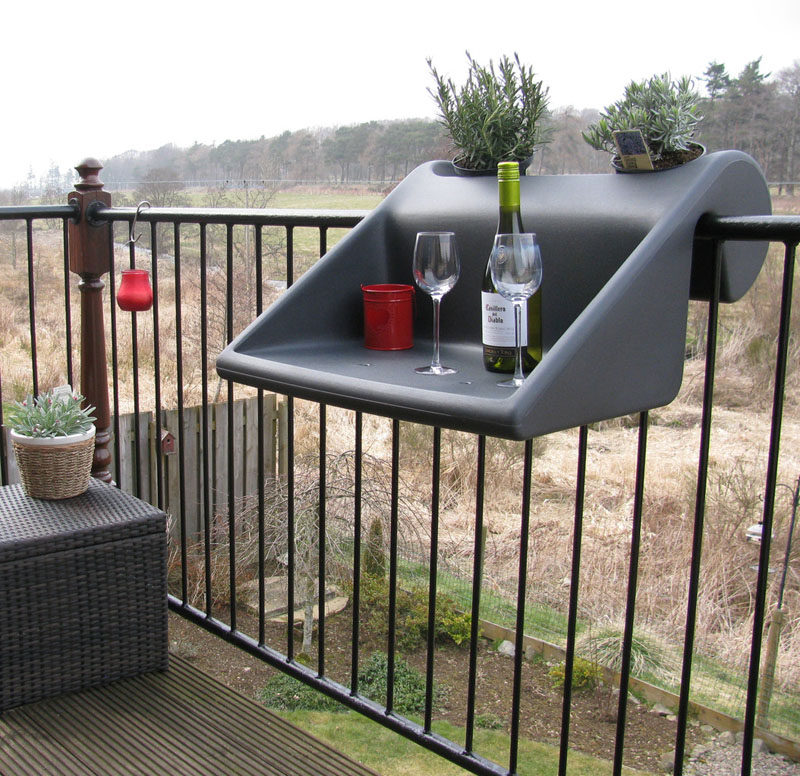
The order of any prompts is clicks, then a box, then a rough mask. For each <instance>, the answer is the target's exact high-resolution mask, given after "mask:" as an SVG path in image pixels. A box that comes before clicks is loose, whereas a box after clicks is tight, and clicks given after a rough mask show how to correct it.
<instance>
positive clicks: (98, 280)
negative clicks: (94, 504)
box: [69, 158, 113, 482]
mask: <svg viewBox="0 0 800 776" xmlns="http://www.w3.org/2000/svg"><path fill="white" fill-rule="evenodd" d="M75 169H76V170H77V171H78V174H79V175H80V176H81V180H80V182H79V183H76V184H75V189H76V190H75V191H73V192H72V193H71V194H70V195H69V201H70V202H75V203H77V204H78V206H79V207H80V216H79V217H78V218H76V219H75V221H74V222H72V221H71V222H70V224H69V268H70V271H71V272H74V273H75V274H76V275H79V276H80V279H81V280H80V283H79V284H78V288H79V289H80V291H81V386H80V390H81V393H82V394H83V395H84V396H85V397H86V400H87V402H88V403H89V404H93V405H94V407H95V408H96V409H95V413H94V414H95V415H96V418H97V419H96V420H95V427H96V429H97V434H96V437H95V449H94V461H93V462H92V476H93V477H96V478H97V479H99V480H102V481H104V482H111V452H110V450H109V443H110V442H111V409H110V405H109V400H108V364H107V362H106V337H105V324H104V321H103V287H104V285H105V284H104V283H103V280H102V276H103V275H104V274H105V273H106V272H109V271H110V269H111V266H110V262H111V256H112V255H113V254H112V245H111V241H112V232H111V224H110V223H102V224H99V225H97V226H95V225H93V224H92V223H91V211H92V209H93V208H97V207H98V205H99V206H107V207H110V206H111V194H109V193H108V192H107V191H103V183H102V181H101V180H100V178H98V177H97V176H98V173H99V172H100V170H102V169H103V166H102V165H101V164H100V162H98V161H97V160H96V159H91V158H89V159H84V160H83V161H82V162H81V163H80V164H79V165H78V166H77V167H76V168H75Z"/></svg>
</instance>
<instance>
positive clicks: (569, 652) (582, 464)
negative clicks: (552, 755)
mask: <svg viewBox="0 0 800 776" xmlns="http://www.w3.org/2000/svg"><path fill="white" fill-rule="evenodd" d="M588 439H589V430H588V427H587V426H581V429H580V433H579V436H578V473H577V477H576V484H575V518H574V522H573V528H572V572H571V576H570V581H569V611H568V614H567V646H566V655H565V659H564V697H563V699H562V707H561V740H560V747H559V754H558V776H567V758H568V755H569V718H570V712H571V710H572V674H573V668H574V666H575V636H576V633H577V626H578V591H579V588H580V579H581V577H580V573H581V547H582V543H583V541H582V540H583V505H584V498H585V495H586V457H587V449H588Z"/></svg>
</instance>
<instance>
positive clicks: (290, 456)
mask: <svg viewBox="0 0 800 776" xmlns="http://www.w3.org/2000/svg"><path fill="white" fill-rule="evenodd" d="M286 404H287V412H286V447H287V448H288V450H287V458H286V462H287V471H286V605H287V607H288V611H289V612H294V600H295V594H294V592H295V570H296V559H295V543H296V541H297V536H296V519H295V503H294V502H295V498H294V495H295V466H294V398H293V397H291V396H287V397H286ZM286 660H287V661H288V662H292V661H293V660H294V617H293V616H292V615H290V616H289V617H287V618H286Z"/></svg>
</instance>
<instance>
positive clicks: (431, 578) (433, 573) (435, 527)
mask: <svg viewBox="0 0 800 776" xmlns="http://www.w3.org/2000/svg"><path fill="white" fill-rule="evenodd" d="M441 468H442V430H441V428H439V427H438V426H435V427H434V429H433V461H432V464H431V547H430V555H429V560H428V638H427V655H426V656H425V723H424V727H425V732H426V733H430V732H431V723H432V717H433V667H434V665H433V664H434V659H433V658H434V650H435V646H436V588H437V578H438V575H437V567H438V563H439V486H440V484H441V482H440V481H441Z"/></svg>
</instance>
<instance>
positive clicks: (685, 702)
mask: <svg viewBox="0 0 800 776" xmlns="http://www.w3.org/2000/svg"><path fill="white" fill-rule="evenodd" d="M712 256H713V261H714V266H713V286H712V289H713V290H712V294H711V299H710V300H709V304H708V328H707V333H706V369H705V382H704V385H703V415H702V422H701V432H700V455H699V460H698V466H697V491H696V496H695V508H694V532H693V534H692V557H691V562H690V566H689V593H688V601H687V606H686V624H685V628H686V631H685V633H684V641H683V664H682V668H681V688H680V697H679V700H678V730H677V734H676V738H675V770H674V774H675V776H681V774H682V773H683V755H684V753H685V751H686V725H687V722H688V719H689V692H690V686H691V679H692V656H693V654H694V635H695V627H696V624H697V597H698V593H699V587H700V561H701V558H702V552H703V525H704V522H705V510H706V487H707V484H708V461H709V449H710V445H711V412H712V407H713V403H714V372H715V365H716V356H717V323H718V321H719V295H720V284H721V280H722V243H719V242H717V243H716V244H715V245H714V250H713V252H712Z"/></svg>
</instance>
